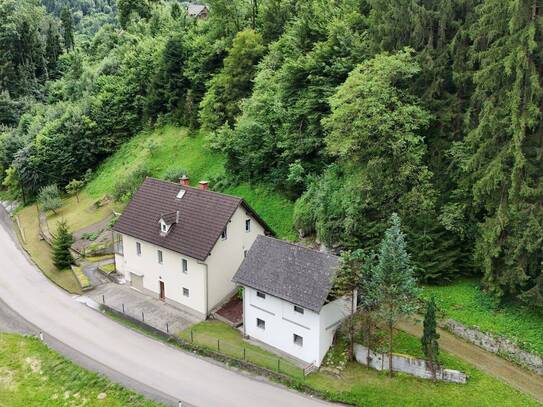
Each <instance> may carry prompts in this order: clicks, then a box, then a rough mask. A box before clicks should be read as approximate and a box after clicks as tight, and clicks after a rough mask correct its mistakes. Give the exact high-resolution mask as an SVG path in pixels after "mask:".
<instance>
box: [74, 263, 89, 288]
mask: <svg viewBox="0 0 543 407" xmlns="http://www.w3.org/2000/svg"><path fill="white" fill-rule="evenodd" d="M72 271H73V273H74V276H75V278H76V279H77V281H79V285H80V286H81V288H83V289H85V288H88V287H90V285H91V284H90V281H89V279H88V277H87V276H86V275H85V273H83V270H81V267H73V268H72Z"/></svg>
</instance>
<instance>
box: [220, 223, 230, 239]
mask: <svg viewBox="0 0 543 407" xmlns="http://www.w3.org/2000/svg"><path fill="white" fill-rule="evenodd" d="M227 229H228V226H225V227H224V229H223V231H222V233H221V239H222V240H226V238H227V237H228V232H227Z"/></svg>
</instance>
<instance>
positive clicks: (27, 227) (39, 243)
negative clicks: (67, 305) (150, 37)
mask: <svg viewBox="0 0 543 407" xmlns="http://www.w3.org/2000/svg"><path fill="white" fill-rule="evenodd" d="M17 216H18V217H19V221H20V222H21V227H22V228H23V230H24V234H25V238H26V243H23V242H22V240H21V244H23V246H24V248H25V249H26V250H27V251H28V253H30V255H31V256H32V260H34V262H35V263H36V264H37V265H38V267H39V268H40V269H41V271H42V272H43V274H45V275H46V276H47V277H49V278H50V279H51V280H53V281H54V282H55V283H56V284H58V285H59V286H61V287H62V288H64V289H65V290H67V291H68V292H70V293H74V294H80V293H81V289H80V288H79V284H78V283H77V280H76V278H75V276H74V274H73V273H72V272H71V271H70V270H63V271H58V270H57V268H56V267H55V265H54V264H53V261H52V259H51V248H50V247H49V245H48V244H47V243H46V242H45V241H44V240H41V239H40V235H39V221H38V210H37V208H36V206H35V205H32V206H28V207H26V208H23V209H21V210H20V211H18V213H17Z"/></svg>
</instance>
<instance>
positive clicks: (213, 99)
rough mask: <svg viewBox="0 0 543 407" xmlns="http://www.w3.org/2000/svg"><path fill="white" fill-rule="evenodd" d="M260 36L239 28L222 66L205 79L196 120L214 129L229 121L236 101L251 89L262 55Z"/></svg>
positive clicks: (237, 112) (232, 117) (230, 122)
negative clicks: (239, 30) (205, 90)
mask: <svg viewBox="0 0 543 407" xmlns="http://www.w3.org/2000/svg"><path fill="white" fill-rule="evenodd" d="M264 50H265V48H264V46H263V45H262V36H261V35H260V34H259V33H256V32H255V31H253V30H244V31H241V32H239V33H238V34H237V35H236V37H235V38H234V41H233V43H232V47H231V48H230V49H229V50H228V56H227V57H226V58H225V59H224V67H223V68H222V69H221V71H220V72H219V73H218V74H217V75H215V76H214V77H213V79H211V80H210V81H209V88H208V90H207V92H206V95H205V97H204V99H203V100H202V102H201V104H200V109H201V110H200V122H201V123H202V125H203V127H204V128H206V129H211V130H215V129H217V128H219V127H220V126H221V125H223V124H224V123H229V124H230V125H233V124H234V122H235V119H236V117H237V116H238V114H239V111H240V108H239V103H240V102H241V100H242V99H244V98H246V97H248V96H249V95H250V93H251V88H252V81H253V78H254V76H255V70H256V64H257V63H258V61H259V60H260V58H261V57H262V56H263V55H264Z"/></svg>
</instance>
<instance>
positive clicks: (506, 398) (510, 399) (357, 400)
mask: <svg viewBox="0 0 543 407" xmlns="http://www.w3.org/2000/svg"><path fill="white" fill-rule="evenodd" d="M394 351H395V352H396V353H402V354H407V355H411V356H415V357H420V356H421V351H420V342H419V338H415V337H413V336H410V335H408V334H406V333H403V332H399V333H397V334H396V336H395V341H394ZM441 362H442V363H443V365H444V366H446V367H447V368H451V369H457V370H462V371H464V372H466V373H467V374H468V375H469V380H468V383H467V384H465V385H463V384H454V383H433V382H432V381H431V380H424V379H417V378H414V377H412V376H408V375H405V374H396V376H395V377H394V378H392V379H390V378H389V377H388V376H387V372H378V371H376V370H373V369H368V368H366V367H365V366H362V365H360V364H358V363H349V364H347V366H346V368H345V370H344V371H343V372H342V375H341V377H340V378H338V377H336V376H333V375H330V374H328V373H322V372H318V373H314V374H311V375H309V376H308V377H307V378H306V384H308V385H309V386H311V387H313V388H315V389H317V390H320V391H323V392H328V394H329V396H330V397H331V399H333V400H335V401H343V402H348V403H351V404H354V405H357V406H364V407H371V406H376V407H377V406H459V407H465V406H538V405H539V404H538V403H537V402H536V401H535V400H533V399H531V398H529V397H528V396H526V395H524V394H522V393H520V392H518V391H517V390H515V389H513V388H511V387H509V386H508V385H506V384H504V383H502V382H501V381H499V380H497V379H495V378H493V377H491V376H489V375H487V374H485V373H483V372H481V371H479V370H477V369H475V368H473V367H471V366H470V365H468V364H466V363H464V362H462V361H460V360H458V359H456V358H455V357H453V356H451V355H448V354H446V353H442V354H441Z"/></svg>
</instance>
